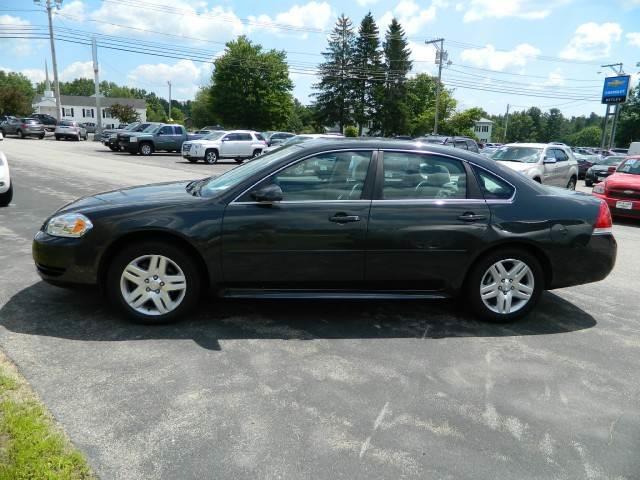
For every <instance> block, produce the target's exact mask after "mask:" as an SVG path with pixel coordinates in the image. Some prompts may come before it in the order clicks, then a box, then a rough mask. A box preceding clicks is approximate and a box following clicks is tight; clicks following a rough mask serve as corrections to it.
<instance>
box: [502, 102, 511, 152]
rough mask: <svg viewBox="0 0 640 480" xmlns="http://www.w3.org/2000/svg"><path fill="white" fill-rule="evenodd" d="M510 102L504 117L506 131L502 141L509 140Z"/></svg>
mask: <svg viewBox="0 0 640 480" xmlns="http://www.w3.org/2000/svg"><path fill="white" fill-rule="evenodd" d="M509 106H510V105H509V104H508V103H507V114H506V115H505V117H504V133H503V134H502V142H503V143H506V142H507V129H508V128H509Z"/></svg>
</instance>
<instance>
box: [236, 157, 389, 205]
mask: <svg viewBox="0 0 640 480" xmlns="http://www.w3.org/2000/svg"><path fill="white" fill-rule="evenodd" d="M379 150H380V149H378V148H340V149H334V150H324V151H322V152H316V153H312V154H310V155H307V156H305V157H302V158H299V159H298V160H295V161H294V162H291V163H287V164H286V165H284V166H282V167H280V168H279V169H277V170H276V171H274V172H271V173H270V174H269V175H267V176H266V177H262V178H261V179H260V180H258V181H257V182H256V183H254V184H253V185H251V186H250V187H249V188H247V189H246V190H244V191H243V192H242V193H241V194H240V195H238V196H236V197H235V198H234V199H233V200H231V201H230V202H229V203H228V205H233V204H240V205H242V204H244V205H251V204H261V205H264V204H265V203H266V202H238V199H239V198H240V197H242V196H243V195H244V194H245V193H247V192H248V191H249V190H251V189H252V188H253V187H255V186H256V185H258V184H259V183H261V182H264V181H265V180H266V179H268V178H271V177H272V176H274V175H275V174H277V173H280V172H281V171H282V170H284V169H285V168H288V167H291V166H293V165H296V164H298V163H300V162H303V161H305V160H308V159H309V158H313V157H315V156H318V155H323V154H325V153H338V152H370V154H371V157H373V152H376V151H379ZM371 157H370V158H369V162H371ZM369 165H371V163H369ZM365 179H366V177H365ZM360 201H365V202H367V203H369V202H371V200H362V199H360V198H358V199H356V200H283V201H281V202H276V203H298V202H306V203H311V202H316V203H318V202H340V203H343V202H360Z"/></svg>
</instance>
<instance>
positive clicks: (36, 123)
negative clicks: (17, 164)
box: [0, 117, 45, 139]
mask: <svg viewBox="0 0 640 480" xmlns="http://www.w3.org/2000/svg"><path fill="white" fill-rule="evenodd" d="M0 131H1V132H2V135H4V136H5V137H6V136H7V135H18V136H19V137H20V138H25V137H38V138H40V139H42V138H44V135H45V131H44V125H42V123H40V120H38V119H36V118H15V117H14V118H10V119H9V120H7V121H4V122H2V123H1V124H0Z"/></svg>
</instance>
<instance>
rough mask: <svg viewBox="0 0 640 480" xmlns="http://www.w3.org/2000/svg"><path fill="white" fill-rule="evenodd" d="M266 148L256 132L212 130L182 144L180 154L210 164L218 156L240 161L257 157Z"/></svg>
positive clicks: (265, 143)
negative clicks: (197, 138)
mask: <svg viewBox="0 0 640 480" xmlns="http://www.w3.org/2000/svg"><path fill="white" fill-rule="evenodd" d="M265 148H267V142H266V140H265V139H264V137H263V136H262V135H261V134H260V133H258V132H252V131H249V130H231V131H229V132H213V133H210V134H209V135H207V136H205V137H203V138H201V139H199V140H191V141H189V142H184V143H183V144H182V156H183V157H184V158H186V159H187V160H189V161H190V162H191V163H196V162H197V161H198V160H204V162H205V163H208V164H210V165H212V164H214V163H216V162H217V161H218V159H220V158H233V159H235V161H236V162H238V163H241V162H242V161H243V160H244V159H245V158H253V157H257V156H258V155H260V154H261V153H262V151H263V150H264V149H265Z"/></svg>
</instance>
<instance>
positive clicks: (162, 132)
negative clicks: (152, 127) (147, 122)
mask: <svg viewBox="0 0 640 480" xmlns="http://www.w3.org/2000/svg"><path fill="white" fill-rule="evenodd" d="M158 133H159V134H160V135H173V127H170V126H168V125H167V126H164V127H162V128H161V129H160V131H159V132H158Z"/></svg>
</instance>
